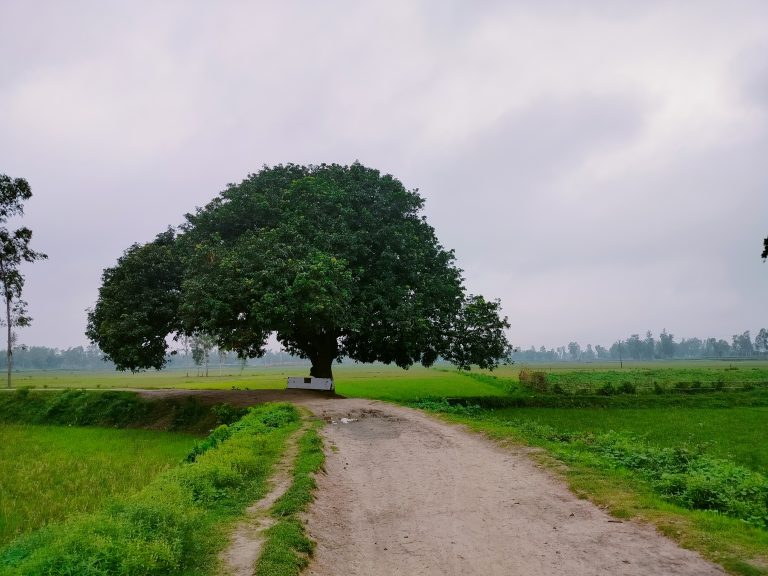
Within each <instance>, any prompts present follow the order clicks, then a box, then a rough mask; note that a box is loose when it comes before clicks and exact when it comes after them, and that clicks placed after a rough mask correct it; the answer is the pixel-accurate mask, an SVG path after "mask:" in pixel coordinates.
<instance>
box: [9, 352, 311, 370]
mask: <svg viewBox="0 0 768 576" xmlns="http://www.w3.org/2000/svg"><path fill="white" fill-rule="evenodd" d="M103 358H104V354H103V353H102V351H101V350H100V349H99V348H98V347H97V346H93V345H91V346H87V347H83V346H75V347H74V348H67V349H59V348H48V347H46V346H18V347H16V348H14V349H13V368H14V370H114V369H115V365H114V364H113V363H112V362H106V361H104V359H103ZM308 362H309V361H308V360H303V359H301V358H299V357H297V356H292V355H290V354H288V353H287V352H272V351H267V353H266V354H265V355H264V356H263V357H262V358H252V359H249V360H247V361H242V360H240V359H239V358H238V357H237V354H235V353H234V352H224V351H222V352H221V353H219V350H217V349H216V348H215V347H211V348H207V349H203V350H202V352H200V351H199V350H198V349H195V348H194V346H191V347H190V348H189V349H188V350H179V351H177V353H176V354H173V355H169V356H168V364H167V366H168V368H177V369H184V368H189V369H193V368H194V369H198V370H199V371H200V373H203V372H204V371H205V369H206V367H208V368H214V367H217V366H219V365H222V366H237V367H238V368H245V367H246V366H279V365H284V366H293V365H303V364H306V363H308ZM5 367H6V355H5V350H4V349H3V350H2V357H0V370H4V369H5Z"/></svg>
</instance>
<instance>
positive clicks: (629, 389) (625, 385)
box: [619, 381, 637, 394]
mask: <svg viewBox="0 0 768 576" xmlns="http://www.w3.org/2000/svg"><path fill="white" fill-rule="evenodd" d="M619 392H620V393H621V394H635V393H636V392H637V386H635V385H634V384H632V382H627V381H624V382H622V383H621V385H620V386H619Z"/></svg>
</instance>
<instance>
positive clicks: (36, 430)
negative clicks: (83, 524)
mask: <svg viewBox="0 0 768 576" xmlns="http://www.w3.org/2000/svg"><path fill="white" fill-rule="evenodd" d="M194 441H195V438H194V437H193V436H189V435H186V434H172V433H167V432H152V431H148V430H115V429H109V428H77V427H61V426H29V425H11V424H0V479H2V480H1V481H0V546H2V545H3V544H6V543H7V542H9V541H10V540H11V539H13V538H15V537H16V536H18V535H20V534H24V533H28V532H31V531H32V530H35V529H37V528H39V527H41V526H44V525H46V524H48V523H51V522H59V521H61V520H63V519H65V518H67V517H69V516H71V515H73V514H77V513H80V512H88V511H91V510H95V509H97V508H99V507H101V506H103V505H104V503H105V501H106V500H107V499H108V498H110V497H111V496H119V495H126V494H130V493H132V492H135V491H136V490H138V489H140V488H141V487H142V486H144V485H145V484H147V483H148V482H149V481H150V480H152V478H154V477H155V476H157V475H158V474H159V473H160V472H162V471H164V470H166V469H168V468H170V467H172V466H175V465H177V464H178V463H179V462H180V461H181V460H182V458H183V457H184V455H185V454H186V453H187V452H188V451H189V449H190V448H191V447H192V445H193V444H194Z"/></svg>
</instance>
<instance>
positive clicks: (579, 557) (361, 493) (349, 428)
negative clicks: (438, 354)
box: [302, 399, 724, 576]
mask: <svg viewBox="0 0 768 576" xmlns="http://www.w3.org/2000/svg"><path fill="white" fill-rule="evenodd" d="M302 403H303V404H304V405H306V406H307V407H309V408H310V409H311V410H312V411H313V412H315V414H317V415H318V416H321V417H323V418H325V419H326V421H328V422H329V423H328V424H327V425H326V426H325V428H324V430H323V436H324V438H325V442H326V453H327V460H326V474H324V475H320V476H319V478H318V485H319V489H318V491H317V500H316V501H315V503H314V504H313V505H312V507H311V509H310V512H309V513H308V514H307V517H306V520H307V525H308V529H309V532H310V535H311V537H312V538H313V539H314V540H316V541H317V549H316V553H315V558H314V560H313V561H312V563H311V565H310V567H309V568H308V570H307V571H306V574H309V575H312V576H353V575H354V576H377V575H382V576H384V575H386V576H394V575H408V576H414V575H433V574H434V575H435V576H437V575H440V576H448V575H456V576H468V575H474V574H478V575H480V574H482V575H484V576H488V575H496V574H498V575H504V576H511V575H518V574H519V575H525V576H536V575H544V574H547V575H555V574H557V575H562V574H568V575H570V576H580V575H585V576H586V575H589V576H594V575H598V574H605V575H611V576H615V575H624V574H627V575H629V574H632V575H641V574H642V575H646V576H662V575H673V574H679V575H691V576H693V575H696V576H703V575H709V574H720V575H722V574H724V572H723V571H722V570H720V569H719V568H717V567H715V566H713V565H712V564H709V563H708V562H706V561H704V560H703V559H702V558H701V557H700V556H698V555H697V554H695V553H693V552H690V551H688V550H683V549H681V548H679V547H678V546H677V545H675V544H674V543H672V542H671V541H669V540H667V539H666V538H664V537H662V536H661V535H659V534H658V533H657V532H655V531H654V530H653V529H652V528H650V527H647V526H640V525H637V524H634V523H631V522H622V523H617V522H616V520H615V519H613V518H611V517H610V516H608V515H607V514H606V513H605V512H603V511H601V510H600V509H598V508H597V507H596V506H594V505H592V504H590V503H589V502H586V501H584V500H579V499H578V498H576V497H575V496H574V495H573V494H572V493H571V492H569V491H568V489H567V488H566V487H565V486H563V484H562V483H561V482H559V481H558V480H556V479H554V478H552V476H551V475H550V474H548V473H547V472H545V471H543V470H541V469H540V468H538V467H537V466H536V465H535V464H533V463H532V462H531V460H530V459H529V458H528V457H526V456H525V455H524V454H523V453H522V452H519V453H516V452H514V451H510V450H508V449H502V448H500V447H498V446H496V445H494V444H493V443H492V442H490V441H488V440H486V439H484V438H482V437H480V436H477V435H474V434H471V433H468V432H466V431H465V430H463V429H461V428H460V427H457V426H452V425H449V424H445V423H442V422H438V421H436V420H434V419H432V418H430V417H428V416H426V415H424V414H421V413H419V412H417V411H415V410H410V409H407V408H400V407H395V406H392V405H389V404H385V403H381V402H373V401H366V400H354V399H347V400H339V399H333V400H309V401H304V402H302ZM342 418H348V419H354V420H355V421H353V422H348V423H342V421H341V419H342Z"/></svg>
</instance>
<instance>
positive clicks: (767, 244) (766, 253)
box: [762, 238, 768, 260]
mask: <svg viewBox="0 0 768 576" xmlns="http://www.w3.org/2000/svg"><path fill="white" fill-rule="evenodd" d="M762 256H763V260H765V259H766V258H768V238H766V239H765V240H763V254H762Z"/></svg>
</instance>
